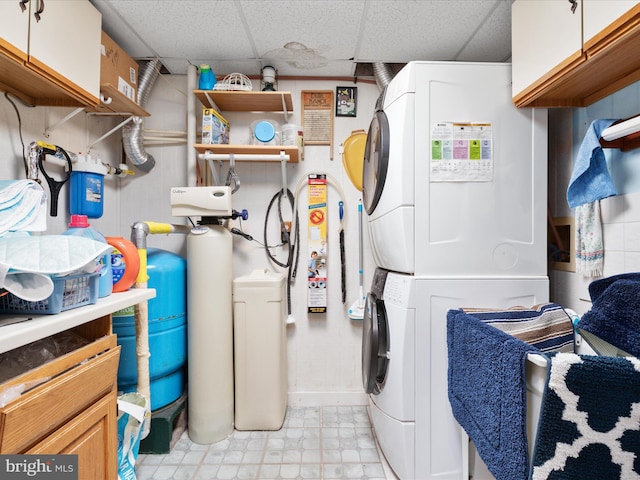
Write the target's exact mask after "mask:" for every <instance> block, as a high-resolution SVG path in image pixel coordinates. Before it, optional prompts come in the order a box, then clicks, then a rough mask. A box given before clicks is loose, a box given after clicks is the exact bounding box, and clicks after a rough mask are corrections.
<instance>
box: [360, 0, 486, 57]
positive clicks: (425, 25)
mask: <svg viewBox="0 0 640 480" xmlns="http://www.w3.org/2000/svg"><path fill="white" fill-rule="evenodd" d="M495 2H496V0H467V1H461V2H452V1H446V0H445V1H443V0H439V1H430V2H396V1H394V0H378V1H375V2H369V3H368V4H367V7H368V8H367V11H366V13H365V19H364V22H365V25H366V26H365V28H364V32H363V38H362V43H361V46H360V51H359V52H358V58H359V60H360V61H367V60H368V61H371V60H376V59H377V60H379V61H384V62H408V61H411V60H453V59H454V57H455V55H456V54H457V53H458V52H459V51H460V50H461V48H462V47H463V46H464V45H465V44H466V42H467V41H468V39H469V38H470V37H471V36H472V35H473V33H474V32H475V31H476V30H477V29H478V28H479V26H480V23H481V21H482V20H483V19H484V18H485V17H486V15H487V14H488V13H489V12H490V11H491V9H492V8H493V6H494V4H495Z"/></svg>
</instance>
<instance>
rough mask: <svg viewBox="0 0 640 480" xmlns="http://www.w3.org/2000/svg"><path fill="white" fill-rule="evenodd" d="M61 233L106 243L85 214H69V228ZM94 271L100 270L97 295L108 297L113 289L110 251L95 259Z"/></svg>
mask: <svg viewBox="0 0 640 480" xmlns="http://www.w3.org/2000/svg"><path fill="white" fill-rule="evenodd" d="M62 234H63V235H74V236H77V237H85V238H90V239H91V240H95V241H96V242H102V243H107V240H106V239H105V238H104V236H103V235H102V234H101V233H100V232H98V231H97V230H96V229H94V228H92V227H91V225H89V220H88V219H87V216H86V215H71V221H70V222H69V228H68V229H67V230H66V231H65V232H63V233H62ZM96 271H97V272H100V279H99V280H98V297H100V298H103V297H108V296H109V295H111V292H112V290H113V273H112V272H111V253H106V254H105V255H103V256H102V257H101V258H100V259H98V260H96Z"/></svg>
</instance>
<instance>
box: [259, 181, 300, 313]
mask: <svg viewBox="0 0 640 480" xmlns="http://www.w3.org/2000/svg"><path fill="white" fill-rule="evenodd" d="M283 196H284V193H283V191H282V190H278V193H276V194H275V195H274V196H273V197H272V198H271V201H270V202H269V206H268V207H267V213H266V215H265V219H264V249H265V251H266V253H267V257H269V259H270V260H271V261H272V262H273V263H275V264H276V265H279V266H280V267H282V268H286V269H287V313H288V314H289V315H291V283H292V282H293V279H294V278H295V276H296V273H297V270H298V259H299V257H300V250H299V249H298V244H299V241H300V228H299V222H298V212H293V206H294V203H295V198H294V196H293V193H291V190H289V189H287V198H288V199H289V204H290V205H291V210H292V212H291V213H292V216H293V215H295V216H296V221H295V224H296V227H295V231H294V232H289V231H288V230H287V228H286V226H285V223H284V220H283V218H282V202H281V201H282V197H283ZM276 200H277V201H278V219H279V221H280V234H281V235H282V237H283V240H284V242H283V243H287V244H288V245H289V255H288V256H287V261H286V262H285V263H283V262H281V261H279V260H278V259H277V258H275V257H274V256H273V255H271V252H270V251H269V241H268V239H267V225H268V224H269V212H271V208H272V207H273V204H274V203H275V201H276ZM292 233H293V236H294V237H295V241H294V242H291V234H292ZM294 257H295V258H294Z"/></svg>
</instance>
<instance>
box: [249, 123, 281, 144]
mask: <svg viewBox="0 0 640 480" xmlns="http://www.w3.org/2000/svg"><path fill="white" fill-rule="evenodd" d="M253 136H254V137H255V139H256V140H258V141H259V142H262V143H268V142H270V141H271V140H273V139H274V137H275V136H276V129H275V127H274V126H273V124H272V123H271V122H267V121H260V122H258V123H256V124H255V126H254V127H253Z"/></svg>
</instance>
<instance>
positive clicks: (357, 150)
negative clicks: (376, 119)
mask: <svg viewBox="0 0 640 480" xmlns="http://www.w3.org/2000/svg"><path fill="white" fill-rule="evenodd" d="M342 145H343V147H344V148H343V151H342V165H344V169H345V170H346V171H347V175H348V176H349V180H351V183H353V186H354V187H356V188H357V189H358V190H360V191H361V190H362V168H363V165H364V150H365V147H366V145H367V132H365V131H364V130H354V131H352V132H351V135H349V136H348V137H347V139H346V140H345V141H344V143H343V144H342Z"/></svg>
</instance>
